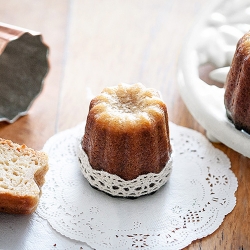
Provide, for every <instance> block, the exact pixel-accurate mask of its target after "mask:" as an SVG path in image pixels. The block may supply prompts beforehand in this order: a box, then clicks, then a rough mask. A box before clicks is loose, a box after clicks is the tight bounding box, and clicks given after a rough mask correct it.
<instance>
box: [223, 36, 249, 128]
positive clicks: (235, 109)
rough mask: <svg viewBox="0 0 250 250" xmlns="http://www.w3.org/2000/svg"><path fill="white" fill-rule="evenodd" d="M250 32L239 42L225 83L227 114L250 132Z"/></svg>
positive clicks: (236, 125)
mask: <svg viewBox="0 0 250 250" xmlns="http://www.w3.org/2000/svg"><path fill="white" fill-rule="evenodd" d="M249 97H250V32H248V33H246V34H245V35H244V36H243V37H242V38H241V39H240V40H239V42H238V44H237V47H236V51H235V54H234V58H233V61H232V64H231V68H230V71H229V73H228V76H227V80H226V83H225V96H224V103H225V108H226V112H227V116H228V118H229V119H230V120H232V122H233V123H234V125H235V127H236V128H237V129H239V130H241V129H243V130H245V131H246V132H248V133H250V100H249Z"/></svg>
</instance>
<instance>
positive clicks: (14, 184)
mask: <svg viewBox="0 0 250 250" xmlns="http://www.w3.org/2000/svg"><path fill="white" fill-rule="evenodd" d="M48 169H49V166H48V157H47V155H46V154H45V153H44V152H41V151H35V150H34V149H31V148H28V147H27V146H26V145H19V144H17V143H13V142H12V141H10V140H4V139H1V138H0V212H5V213H14V214H31V213H32V212H34V211H35V210H36V208H37V205H38V202H39V198H40V195H41V187H42V185H43V184H44V182H45V174H46V173H47V171H48Z"/></svg>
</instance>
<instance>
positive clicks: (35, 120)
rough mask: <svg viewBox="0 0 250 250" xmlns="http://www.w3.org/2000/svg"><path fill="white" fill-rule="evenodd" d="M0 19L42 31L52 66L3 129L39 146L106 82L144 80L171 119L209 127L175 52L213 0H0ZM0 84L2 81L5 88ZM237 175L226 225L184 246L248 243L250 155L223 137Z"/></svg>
mask: <svg viewBox="0 0 250 250" xmlns="http://www.w3.org/2000/svg"><path fill="white" fill-rule="evenodd" d="M0 4H1V8H0V17H1V19H0V21H1V22H5V23H8V24H12V25H17V26H20V27H24V28H27V29H32V30H35V31H39V32H41V33H42V35H43V40H44V42H45V43H46V44H47V45H48V46H49V47H50V53H49V61H50V71H49V74H48V75H47V77H46V79H45V82H44V88H43V91H42V93H41V95H40V96H39V97H38V98H37V99H36V100H35V102H34V103H33V105H32V107H31V109H30V110H29V113H28V115H27V116H24V117H22V118H20V119H18V120H17V121H16V122H15V123H13V124H8V123H5V122H2V123H0V137H3V138H7V139H11V140H13V141H15V142H17V143H25V144H26V145H28V146H29V147H33V148H35V149H41V148H42V147H43V145H44V143H45V142H46V140H48V139H49V138H50V137H51V136H52V135H54V134H55V133H57V132H59V131H62V130H65V129H67V128H71V127H73V126H75V125H77V124H78V123H79V122H82V121H84V120H85V119H86V116H87V113H88V105H89V101H90V99H91V98H92V97H93V96H95V95H96V94H98V93H99V92H100V91H101V90H102V89H103V88H104V87H106V86H111V85H116V84H118V83H120V82H126V83H134V82H142V83H143V84H144V85H146V86H147V87H154V88H157V89H158V90H160V91H161V94H162V96H163V99H164V101H165V102H166V104H167V107H168V112H169V119H170V120H171V121H172V122H174V123H176V124H178V125H182V126H185V127H189V128H192V129H195V130H197V131H200V132H201V133H204V132H205V131H204V129H203V128H202V127H201V126H200V125H199V124H198V123H197V122H196V121H195V120H194V118H193V117H192V116H191V114H190V113H189V111H188V110H187V108H186V106H185V105H184V103H183V101H182V99H181V97H180V95H179V92H178V87H177V68H178V58H179V55H180V52H181V48H182V45H183V44H184V43H185V39H186V37H187V35H188V33H189V31H190V28H191V27H192V26H193V25H194V24H195V21H196V18H197V16H198V15H199V13H201V12H202V11H203V10H205V9H206V8H207V6H208V4H209V0H189V1H183V0H154V1H152V0H151V1H150V0H133V1H132V0H130V1H127V0H106V1H104V0H53V1H51V0H42V1H38V0H35V1H34V0H33V1H32V0H22V1H18V0H8V1H5V0H0ZM0 91H1V88H0ZM214 145H215V146H216V147H217V148H219V149H221V150H222V151H223V152H225V153H226V154H227V155H228V157H229V158H230V160H231V163H232V170H233V172H234V173H235V175H236V176H237V178H238V182H239V187H238V190H237V192H236V197H237V205H236V207H235V209H234V210H233V211H232V212H231V213H230V214H229V215H227V216H226V217H225V220H224V221H223V223H222V225H221V226H220V227H219V229H218V230H216V231H215V232H214V233H213V234H211V235H210V236H208V237H205V238H202V239H199V240H196V241H194V242H192V244H191V245H190V246H188V247H187V248H186V249H188V250H193V249H203V250H207V249H233V250H234V249H250V223H249V216H250V203H249V198H250V191H249V190H250V189H249V186H250V185H249V184H250V161H249V159H247V158H245V157H243V156H242V155H240V154H238V153H236V152H234V151H233V150H231V149H229V148H227V147H226V146H224V145H222V144H214Z"/></svg>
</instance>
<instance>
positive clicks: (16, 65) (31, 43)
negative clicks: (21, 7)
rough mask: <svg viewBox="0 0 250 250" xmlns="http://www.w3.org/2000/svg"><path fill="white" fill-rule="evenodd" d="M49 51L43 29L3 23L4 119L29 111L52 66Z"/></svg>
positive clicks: (0, 84)
mask: <svg viewBox="0 0 250 250" xmlns="http://www.w3.org/2000/svg"><path fill="white" fill-rule="evenodd" d="M48 52H49V47H48V46H47V45H45V44H44V43H43V41H42V36H41V34H40V33H39V32H36V31H31V30H27V29H23V28H20V27H16V26H12V25H9V24H5V23H0V121H6V122H9V123H13V122H15V121H16V120H17V119H18V118H19V117H21V116H24V115H26V114H27V113H28V110H29V108H30V107H31V105H32V103H33V101H34V100H35V98H36V97H37V96H38V95H39V94H40V93H41V91H42V88H43V82H44V78H45V76H46V75H47V73H48V70H49V63H48Z"/></svg>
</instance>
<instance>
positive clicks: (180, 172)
mask: <svg viewBox="0 0 250 250" xmlns="http://www.w3.org/2000/svg"><path fill="white" fill-rule="evenodd" d="M83 133H84V123H82V124H80V125H78V126H77V127H75V128H72V129H70V130H66V131H64V132H61V133H59V134H56V135H55V136H53V137H52V138H50V139H49V140H48V141H47V143H46V144H45V146H44V151H46V152H47V153H48V154H49V158H50V171H49V172H48V174H47V178H46V183H45V185H44V187H43V195H42V197H41V200H40V204H39V207H38V210H37V212H38V214H39V215H40V216H42V217H43V218H45V219H47V220H48V221H49V223H50V224H51V226H52V227H53V228H54V229H55V230H56V231H58V232H60V233H61V234H63V235H65V236H67V237H69V238H71V239H75V240H78V241H82V242H86V243H87V244H88V245H90V246H91V247H93V248H95V249H98V250H101V249H138V248H143V249H175V250H176V249H180V248H183V247H185V246H187V245H189V244H190V243H191V242H192V241H193V240H195V239H199V238H202V237H205V236H207V235H209V234H211V233H212V232H214V231H215V230H216V229H217V228H218V227H219V226H220V224H221V223H222V221H223V219H224V217H225V215H227V214H228V213H230V212H231V211H232V209H233V208H234V206H235V204H236V198H235V195H234V193H235V191H236V189H237V179H236V177H235V175H234V174H233V173H232V171H231V170H230V161H229V159H228V157H227V156H226V155H225V154H224V153H222V152H221V151H220V150H218V149H216V148H214V147H213V146H212V144H211V143H210V142H209V141H208V140H207V139H206V138H205V137H204V136H203V135H201V134H200V133H198V132H196V131H194V130H190V129H187V128H184V127H180V126H177V125H175V124H173V123H170V134H171V143H172V145H174V149H175V155H174V161H173V169H172V173H171V175H170V178H169V181H168V182H167V184H166V185H165V186H163V187H162V188H161V189H159V190H158V191H157V192H156V193H154V194H153V195H147V196H142V197H140V198H137V199H133V200H131V199H124V198H114V197H111V196H109V195H107V194H105V193H103V192H100V191H98V190H96V189H93V188H92V187H91V186H90V185H89V183H88V181H87V180H86V179H85V178H84V176H83V175H82V173H81V170H80V163H79V161H78V156H77V150H78V145H79V143H80V140H81V137H82V135H83Z"/></svg>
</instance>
